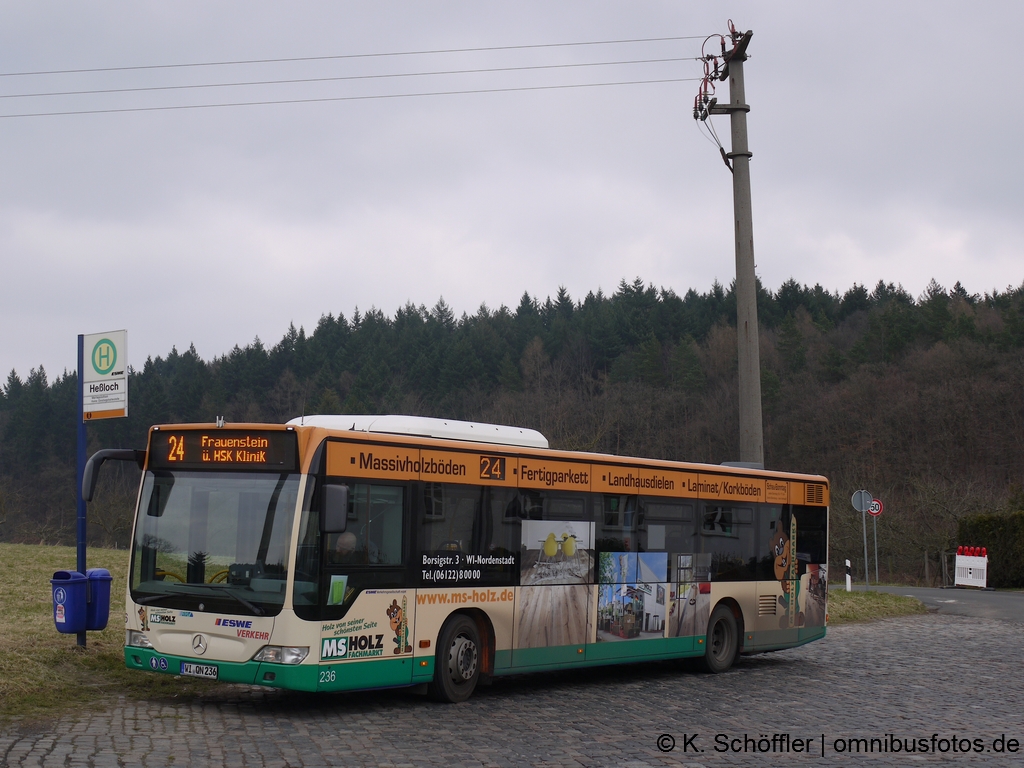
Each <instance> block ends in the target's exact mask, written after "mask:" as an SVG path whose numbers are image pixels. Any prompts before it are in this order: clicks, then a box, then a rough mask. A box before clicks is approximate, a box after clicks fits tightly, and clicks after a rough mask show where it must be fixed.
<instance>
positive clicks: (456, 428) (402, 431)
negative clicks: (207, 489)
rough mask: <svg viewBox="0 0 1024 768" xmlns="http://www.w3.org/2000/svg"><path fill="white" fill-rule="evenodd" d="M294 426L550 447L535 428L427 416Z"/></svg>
mask: <svg viewBox="0 0 1024 768" xmlns="http://www.w3.org/2000/svg"><path fill="white" fill-rule="evenodd" d="M288 424H290V425H293V426H306V427H321V428H323V429H333V430H347V431H351V432H373V433H377V434H385V435H409V436H414V437H433V438H438V439H442V440H465V441H471V442H474V443H493V444H496V445H515V446H521V447H524V448H547V447H548V439H547V438H546V437H544V435H542V434H541V433H540V432H538V431H537V430H535V429H524V428H522V427H508V426H503V425H501V424H483V423H480V422H476V421H456V420H455V419H434V418H430V417H428V416H398V415H390V416H371V415H363V416H350V415H343V414H335V415H319V416H303V417H300V418H297V419H292V420H291V421H289V422H288Z"/></svg>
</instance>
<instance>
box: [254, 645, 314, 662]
mask: <svg viewBox="0 0 1024 768" xmlns="http://www.w3.org/2000/svg"><path fill="white" fill-rule="evenodd" d="M308 655H309V648H308V647H306V648H295V647H292V646H281V645H265V646H263V647H262V648H261V649H260V651H259V653H257V654H256V655H255V656H253V657H252V660H253V661H271V662H273V663H275V664H301V663H302V662H303V661H305V660H306V657H307V656H308Z"/></svg>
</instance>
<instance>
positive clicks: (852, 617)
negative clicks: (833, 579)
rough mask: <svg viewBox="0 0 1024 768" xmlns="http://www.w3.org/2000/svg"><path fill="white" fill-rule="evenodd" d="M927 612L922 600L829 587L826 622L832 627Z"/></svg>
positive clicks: (885, 593) (884, 593) (886, 593)
mask: <svg viewBox="0 0 1024 768" xmlns="http://www.w3.org/2000/svg"><path fill="white" fill-rule="evenodd" d="M927 612H928V609H927V608H926V607H925V605H924V603H922V602H921V601H920V600H915V599H914V598H913V597H904V596H903V595H890V594H889V593H888V592H847V591H846V590H845V589H830V590H829V592H828V623H829V626H832V627H834V626H836V625H837V624H852V623H853V622H857V621H875V620H876V619H891V618H894V617H896V616H913V615H914V614H918V613H927Z"/></svg>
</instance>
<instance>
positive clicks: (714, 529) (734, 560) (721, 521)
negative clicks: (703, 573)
mask: <svg viewBox="0 0 1024 768" xmlns="http://www.w3.org/2000/svg"><path fill="white" fill-rule="evenodd" d="M700 551H701V553H703V554H710V555H711V578H712V579H713V580H715V581H752V580H754V579H756V578H757V568H756V563H757V556H758V553H759V552H758V546H757V537H756V536H755V533H754V510H753V508H752V507H734V506H729V505H723V504H713V503H706V504H703V505H702V514H701V521H700Z"/></svg>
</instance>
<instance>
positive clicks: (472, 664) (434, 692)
mask: <svg viewBox="0 0 1024 768" xmlns="http://www.w3.org/2000/svg"><path fill="white" fill-rule="evenodd" d="M479 679H480V632H479V630H478V629H477V626H476V622H475V621H473V620H472V619H471V618H469V617H468V616H466V615H464V614H461V613H458V614H455V615H454V616H451V617H450V618H449V619H448V621H447V622H445V625H444V627H442V628H441V634H440V635H439V636H438V639H437V656H436V658H435V660H434V682H433V683H431V684H430V688H429V692H430V695H431V698H433V699H435V700H436V701H444V702H448V703H452V704H454V703H457V702H460V701H465V700H466V699H468V698H469V697H470V696H472V695H473V690H474V689H475V688H476V683H477V681H478V680H479Z"/></svg>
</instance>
